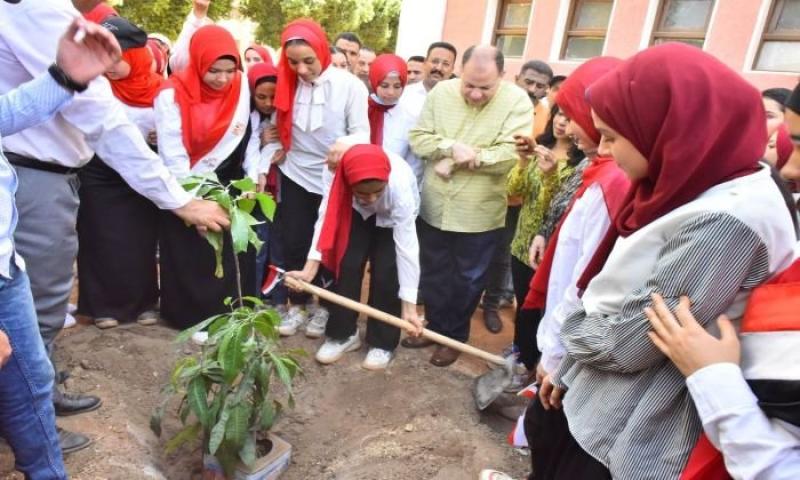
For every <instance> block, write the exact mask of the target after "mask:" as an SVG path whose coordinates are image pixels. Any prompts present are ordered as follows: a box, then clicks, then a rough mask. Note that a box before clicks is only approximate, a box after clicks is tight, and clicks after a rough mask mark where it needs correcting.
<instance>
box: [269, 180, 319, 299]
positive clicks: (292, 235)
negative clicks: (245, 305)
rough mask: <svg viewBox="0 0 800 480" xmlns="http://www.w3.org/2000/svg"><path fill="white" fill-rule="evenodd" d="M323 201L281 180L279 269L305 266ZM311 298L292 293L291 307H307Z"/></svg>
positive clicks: (315, 195)
mask: <svg viewBox="0 0 800 480" xmlns="http://www.w3.org/2000/svg"><path fill="white" fill-rule="evenodd" d="M321 201H322V196H320V195H317V194H316V193H311V192H309V191H308V190H306V189H305V188H303V187H301V186H300V185H298V184H296V183H295V182H293V181H292V180H291V179H290V178H289V177H287V176H286V175H283V176H282V177H281V202H280V204H279V205H278V209H277V211H276V215H277V218H276V220H275V223H276V224H277V225H278V229H279V230H278V232H277V234H278V235H280V239H279V241H280V242H282V247H283V265H279V267H281V268H283V269H284V270H286V271H291V270H302V269H303V267H304V266H305V264H306V259H307V258H308V251H309V250H310V249H311V241H312V237H313V236H314V224H315V223H316V222H317V215H318V213H319V204H320V202H321ZM310 299H311V295H309V294H307V293H305V292H296V291H293V290H289V300H290V301H291V302H292V305H305V304H306V303H308V302H309V301H310Z"/></svg>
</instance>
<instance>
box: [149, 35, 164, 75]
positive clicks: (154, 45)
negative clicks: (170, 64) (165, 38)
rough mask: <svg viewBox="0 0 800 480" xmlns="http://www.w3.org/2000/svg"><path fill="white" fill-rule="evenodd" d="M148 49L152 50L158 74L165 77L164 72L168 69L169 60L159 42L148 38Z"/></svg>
mask: <svg viewBox="0 0 800 480" xmlns="http://www.w3.org/2000/svg"><path fill="white" fill-rule="evenodd" d="M147 48H149V49H150V54H151V55H153V59H154V60H155V61H156V73H157V74H159V75H161V76H163V75H164V71H165V70H166V69H167V59H166V56H165V55H164V51H163V50H161V47H160V46H159V43H158V40H156V39H154V38H148V39H147Z"/></svg>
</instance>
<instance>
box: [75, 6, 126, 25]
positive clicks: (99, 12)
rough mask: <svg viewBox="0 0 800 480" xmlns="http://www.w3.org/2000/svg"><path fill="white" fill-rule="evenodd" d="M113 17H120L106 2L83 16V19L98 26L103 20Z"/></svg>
mask: <svg viewBox="0 0 800 480" xmlns="http://www.w3.org/2000/svg"><path fill="white" fill-rule="evenodd" d="M111 16H119V13H117V11H116V10H114V7H112V6H110V5H109V4H107V3H105V2H100V3H98V4H97V6H96V7H94V8H93V9H91V10H89V11H88V12H86V13H84V14H83V18H85V19H86V20H89V21H90V22H94V23H97V24H100V23H103V20H105V19H106V18H108V17H111Z"/></svg>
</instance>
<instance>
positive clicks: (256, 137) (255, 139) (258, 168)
mask: <svg viewBox="0 0 800 480" xmlns="http://www.w3.org/2000/svg"><path fill="white" fill-rule="evenodd" d="M274 120H275V114H272V115H271V116H270V117H265V118H264V119H262V118H261V114H260V113H258V112H257V111H253V112H251V113H250V128H251V132H250V140H248V142H247V151H246V152H245V157H244V170H245V172H247V176H248V177H250V178H252V179H253V181H258V176H259V175H262V174H263V175H267V174H268V173H269V171H270V169H271V168H272V156H273V155H274V154H275V152H277V151H278V150H280V149H281V144H280V143H279V142H274V143H268V144H266V145H264V146H263V147H262V146H261V132H263V131H264V129H265V128H267V127H269V126H272V125H274V123H275V122H274Z"/></svg>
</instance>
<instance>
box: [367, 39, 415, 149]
mask: <svg viewBox="0 0 800 480" xmlns="http://www.w3.org/2000/svg"><path fill="white" fill-rule="evenodd" d="M392 72H396V73H397V75H398V77H400V83H401V84H402V85H403V88H406V84H407V83H408V66H407V65H406V62H405V60H403V59H402V58H400V57H398V56H397V55H392V54H390V53H384V54H383V55H379V56H378V58H376V59H375V61H374V62H372V65H370V67H369V84H370V85H371V86H372V91H373V92H377V91H378V86H379V85H380V84H381V82H382V81H383V80H384V79H385V78H386V76H387V75H389V74H390V73H392ZM395 105H396V104H393V105H385V104H383V103H378V102H376V101H375V100H373V98H372V96H370V98H369V110H368V117H369V127H370V136H369V141H370V143H372V144H373V145H378V146H381V145H383V119H384V117H385V116H386V112H388V111H389V110H391V109H392V108H394V107H395Z"/></svg>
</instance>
